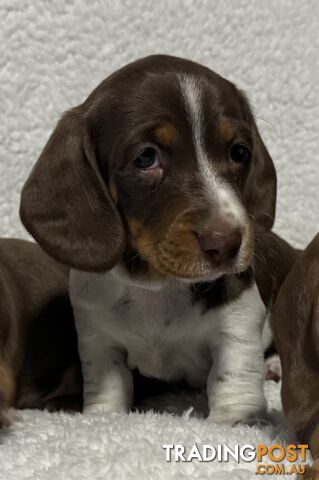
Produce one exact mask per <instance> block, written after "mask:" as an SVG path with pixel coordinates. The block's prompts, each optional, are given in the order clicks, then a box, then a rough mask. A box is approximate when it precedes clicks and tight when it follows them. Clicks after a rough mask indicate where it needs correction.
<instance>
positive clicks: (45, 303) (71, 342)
mask: <svg viewBox="0 0 319 480" xmlns="http://www.w3.org/2000/svg"><path fill="white" fill-rule="evenodd" d="M68 276H69V272H68V269H67V268H65V267H63V266H62V265H60V264H59V263H58V262H56V261H55V260H53V259H52V258H51V257H49V256H48V255H47V254H46V253H44V252H43V250H42V249H41V248H40V247H39V246H38V245H36V244H34V243H31V242H27V241H24V240H14V239H0V426H7V425H9V424H10V423H11V421H12V420H13V419H14V414H13V411H12V410H11V407H18V408H27V407H28V408H48V409H49V410H56V409H60V408H64V409H71V410H72V409H80V408H81V390H82V384H81V373H80V364H79V358H78V353H77V346H76V332H75V328H74V322H73V314H72V308H71V305H70V302H69V298H68Z"/></svg>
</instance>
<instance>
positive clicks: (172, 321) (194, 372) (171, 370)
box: [112, 291, 213, 386]
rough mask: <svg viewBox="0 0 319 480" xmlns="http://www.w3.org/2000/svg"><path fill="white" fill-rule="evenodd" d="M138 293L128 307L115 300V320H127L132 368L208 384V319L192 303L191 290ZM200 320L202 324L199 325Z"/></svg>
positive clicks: (126, 340) (124, 338)
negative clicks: (116, 303)
mask: <svg viewBox="0 0 319 480" xmlns="http://www.w3.org/2000/svg"><path fill="white" fill-rule="evenodd" d="M179 293H180V295H176V294H174V293H172V294H171V292H169V291H161V292H149V291H147V292H145V291H144V292H143V291H142V292H139V293H138V295H134V296H133V297H132V300H131V301H130V302H127V303H126V305H125V308H124V309H123V307H122V306H121V305H119V306H118V305H114V306H113V308H112V310H113V314H114V315H115V318H114V321H115V322H117V321H118V320H119V318H120V317H121V318H122V321H123V320H124V322H125V326H126V328H125V333H124V335H123V336H122V338H117V340H118V341H119V342H122V344H123V346H124V347H125V349H126V350H127V364H128V366H129V367H130V368H131V369H134V368H138V369H139V371H140V372H141V373H142V374H143V375H145V376H150V377H155V378H159V379H162V380H167V381H172V380H179V379H182V378H184V379H186V380H187V381H188V382H189V383H191V384H193V385H196V386H197V385H198V386H199V385H204V384H205V381H206V379H207V374H208V371H209V368H210V366H211V358H210V354H209V350H208V342H207V334H208V335H212V334H213V325H212V322H211V321H210V325H208V323H207V324H206V319H205V318H204V317H205V316H203V315H202V312H201V310H200V306H199V305H192V303H191V295H190V292H188V291H186V294H185V292H179ZM200 322H201V324H200Z"/></svg>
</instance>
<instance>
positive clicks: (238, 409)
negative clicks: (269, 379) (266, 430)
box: [207, 284, 266, 424]
mask: <svg viewBox="0 0 319 480" xmlns="http://www.w3.org/2000/svg"><path fill="white" fill-rule="evenodd" d="M227 310H228V311H227V312H226V315H225V316H223V319H222V322H221V323H222V324H221V325H220V343H219V345H216V347H215V348H214V349H213V366H212V368H211V371H210V374H209V378H208V382H207V394H208V402H209V409H210V418H211V419H212V420H213V421H216V422H225V423H231V424H234V423H236V422H239V421H242V422H245V421H251V420H253V419H255V418H256V417H257V416H258V415H260V413H262V412H263V411H264V410H265V408H266V402H265V398H264V392H263V378H264V375H263V368H264V367H263V363H264V358H263V351H262V344H261V332H262V327H263V323H264V319H265V307H264V305H263V303H262V301H261V298H260V296H259V292H258V289H257V287H256V285H255V284H254V285H253V286H252V287H251V288H249V289H248V290H246V291H245V292H243V293H242V295H241V296H240V298H239V299H238V300H236V301H235V302H232V303H231V304H229V305H228V307H227Z"/></svg>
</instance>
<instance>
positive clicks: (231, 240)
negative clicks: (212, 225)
mask: <svg viewBox="0 0 319 480" xmlns="http://www.w3.org/2000/svg"><path fill="white" fill-rule="evenodd" d="M196 236H197V238H198V242H199V246H200V248H201V249H202V251H203V252H205V254H206V255H208V256H209V258H210V259H211V260H212V261H213V262H214V263H215V264H216V265H219V264H221V263H224V262H227V261H229V260H232V259H234V258H235V257H236V255H237V253H238V251H239V249H240V246H241V243H242V233H241V231H240V230H239V229H227V228H225V229H219V230H213V231H209V232H206V233H203V234H196Z"/></svg>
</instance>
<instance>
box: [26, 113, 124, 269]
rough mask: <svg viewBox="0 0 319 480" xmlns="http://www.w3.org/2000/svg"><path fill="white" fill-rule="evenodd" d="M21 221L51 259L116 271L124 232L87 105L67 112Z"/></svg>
mask: <svg viewBox="0 0 319 480" xmlns="http://www.w3.org/2000/svg"><path fill="white" fill-rule="evenodd" d="M20 216H21V220H22V222H23V224H24V226H25V227H26V229H27V230H28V231H29V232H30V233H31V235H32V236H33V237H34V238H35V240H36V241H37V242H38V243H39V244H40V245H41V246H42V248H43V249H44V250H46V251H47V252H48V253H49V254H50V255H52V256H53V257H54V258H56V259H57V260H59V261H60V262H62V263H65V264H67V265H69V266H70V267H73V268H76V269H79V270H84V271H104V270H107V269H109V268H111V267H112V266H113V265H114V264H115V263H116V262H117V261H118V259H119V257H120V256H121V254H122V252H123V249H124V243H125V242H124V228H123V224H122V220H121V218H120V214H119V212H118V210H117V208H116V206H115V205H114V203H113V201H112V199H111V196H110V194H109V191H108V188H107V186H106V184H105V182H104V180H103V179H102V176H101V174H100V171H99V169H98V165H97V162H96V158H95V148H94V145H93V141H92V139H91V138H90V132H89V129H88V126H87V120H86V119H85V115H84V114H83V113H82V111H81V107H77V108H76V109H74V110H71V111H70V112H68V113H66V114H65V115H64V117H63V118H62V119H61V120H60V122H59V123H58V125H57V127H56V129H55V130H54V132H53V134H52V136H51V138H50V139H49V141H48V143H47V145H46V146H45V148H44V150H43V152H42V154H41V156H40V158H39V160H38V161H37V163H36V165H35V167H34V168H33V170H32V172H31V175H30V177H29V179H28V180H27V182H26V184H25V185H24V187H23V190H22V195H21V205H20Z"/></svg>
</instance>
